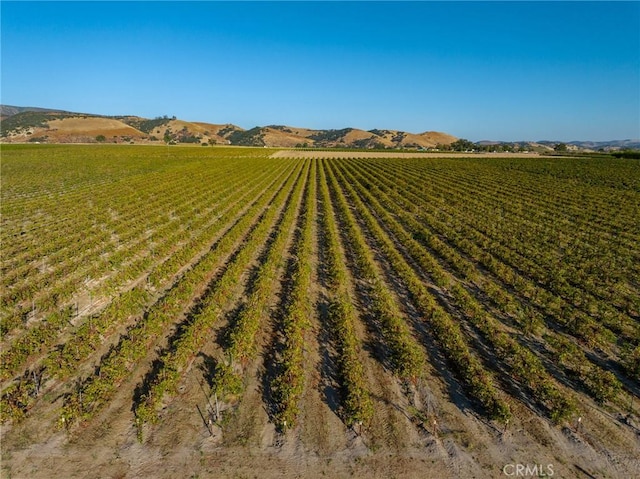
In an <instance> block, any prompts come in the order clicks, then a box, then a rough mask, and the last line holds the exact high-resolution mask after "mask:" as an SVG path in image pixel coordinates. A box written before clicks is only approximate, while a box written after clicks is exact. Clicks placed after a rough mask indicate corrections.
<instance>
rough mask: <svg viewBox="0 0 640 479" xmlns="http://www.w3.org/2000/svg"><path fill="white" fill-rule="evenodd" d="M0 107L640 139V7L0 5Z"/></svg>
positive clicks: (248, 123)
mask: <svg viewBox="0 0 640 479" xmlns="http://www.w3.org/2000/svg"><path fill="white" fill-rule="evenodd" d="M1 13H2V19H1V22H2V51H1V53H2V60H1V62H2V63H1V68H2V73H1V80H2V83H1V90H0V100H1V101H2V103H4V104H9V105H18V106H42V107H49V108H60V109H66V110H71V111H81V112H89V113H99V114H106V115H116V114H134V115H140V116H145V117H155V116H159V115H164V114H167V115H176V116H177V117H179V118H181V119H186V120H192V121H208V122H212V123H234V124H237V125H239V126H242V127H244V128H251V127H253V126H256V125H267V124H286V125H291V126H304V127H310V128H344V127H355V128H362V129H372V128H388V129H399V130H405V131H410V132H415V133H418V132H422V131H427V130H438V131H445V132H448V133H451V134H453V135H456V136H458V137H464V138H468V139H471V140H474V141H477V140H482V139H500V140H521V139H529V140H541V139H550V140H561V141H570V140H596V141H597V140H610V139H626V138H638V137H640V33H639V32H640V2H407V3H405V2H283V3H276V2H257V3H252V2H235V3H232V2H229V3H223V2H193V3H192V2H177V3H173V2H139V3H129V2H104V3H102V2H68V3H64V2H42V3H39V2H9V1H4V0H3V1H2V2H1Z"/></svg>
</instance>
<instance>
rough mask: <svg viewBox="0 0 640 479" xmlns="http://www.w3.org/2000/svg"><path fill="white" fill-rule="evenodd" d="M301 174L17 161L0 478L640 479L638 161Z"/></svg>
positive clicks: (9, 152) (114, 158)
mask: <svg viewBox="0 0 640 479" xmlns="http://www.w3.org/2000/svg"><path fill="white" fill-rule="evenodd" d="M358 155H360V156H362V157H360V158H359V157H358ZM294 156H295V155H292V154H288V153H286V152H277V151H276V150H273V149H266V148H246V149H242V148H188V147H171V148H167V147H155V146H119V145H91V146H62V145H3V147H2V165H1V187H2V189H1V200H2V204H1V213H2V230H1V241H2V253H3V254H2V279H1V280H2V303H1V323H0V330H1V332H2V339H1V345H2V346H1V352H0V355H1V361H0V375H1V381H2V386H1V387H2V399H1V401H2V402H1V405H2V409H1V413H2V445H1V447H2V468H3V470H2V472H3V477H18V478H22V477H31V478H35V477H43V478H49V477H56V476H59V477H83V475H85V474H86V471H91V473H92V475H95V476H96V477H131V478H133V477H154V478H162V477H167V478H169V477H260V478H269V477H319V476H325V477H385V478H386V477H403V478H404V477H416V478H418V477H420V478H422V477H452V478H454V477H477V478H485V477H508V475H509V474H508V473H510V472H514V471H516V466H518V465H521V466H522V467H523V469H522V470H526V471H529V472H531V473H532V474H533V473H534V472H535V474H536V475H542V474H547V475H550V474H549V473H551V474H553V475H555V476H556V477H562V478H570V477H576V478H584V477H610V478H615V477H634V476H638V475H640V460H639V459H638V454H637V451H638V450H639V449H640V413H639V411H640V400H639V399H640V326H639V324H640V283H639V280H638V278H640V164H639V163H638V161H637V160H625V159H604V158H599V159H593V158H575V157H574V158H541V157H531V158H509V157H497V158H455V157H446V158H428V157H420V158H409V157H402V158H376V157H364V156H366V155H364V154H359V153H357V152H353V153H352V152H349V156H350V157H349V158H330V157H329V156H330V155H328V154H325V152H321V151H318V152H315V153H309V152H306V153H305V155H303V156H295V157H294ZM525 467H526V468H527V469H524V468H525Z"/></svg>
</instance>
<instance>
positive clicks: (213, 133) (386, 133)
mask: <svg viewBox="0 0 640 479" xmlns="http://www.w3.org/2000/svg"><path fill="white" fill-rule="evenodd" d="M1 112H2V122H1V124H2V141H3V142H13V143H25V142H40V143H96V142H108V143H150V144H154V143H156V144H163V143H165V142H166V143H171V144H178V143H191V144H201V145H214V144H217V145H243V146H267V147H282V148H294V147H320V148H369V149H382V148H409V149H412V148H416V149H422V148H432V147H435V146H436V145H438V144H450V143H453V142H454V141H456V139H457V138H455V137H454V136H451V135H448V134H446V133H438V132H433V131H429V132H424V133H418V134H414V133H407V132H403V131H398V130H369V131H365V130H360V129H357V128H344V129H338V130H313V129H308V128H299V127H290V126H284V125H269V126H264V127H255V128H251V129H250V130H244V129H243V128H240V127H238V126H236V125H232V124H229V123H227V124H214V123H205V122H190V121H184V120H180V119H177V118H175V117H172V118H169V117H167V116H164V117H159V118H155V119H146V118H141V117H137V116H114V117H106V116H100V115H90V114H81V113H73V112H66V111H60V110H46V109H41V108H21V107H10V106H2V110H1Z"/></svg>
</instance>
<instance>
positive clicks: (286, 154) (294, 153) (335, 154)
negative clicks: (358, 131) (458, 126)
mask: <svg viewBox="0 0 640 479" xmlns="http://www.w3.org/2000/svg"><path fill="white" fill-rule="evenodd" d="M271 158H555V157H553V156H545V155H539V154H537V153H426V152H417V151H416V152H398V151H389V152H386V151H359V150H354V151H331V150H318V151H314V150H280V151H276V152H275V153H273V154H272V155H271Z"/></svg>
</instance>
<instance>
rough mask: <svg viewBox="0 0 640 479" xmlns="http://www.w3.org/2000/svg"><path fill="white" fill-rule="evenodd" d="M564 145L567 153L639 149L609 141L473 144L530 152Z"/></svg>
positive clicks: (639, 144)
mask: <svg viewBox="0 0 640 479" xmlns="http://www.w3.org/2000/svg"><path fill="white" fill-rule="evenodd" d="M561 143H564V144H565V145H567V149H568V150H569V151H600V150H604V151H616V150H627V149H628V150H634V149H640V140H611V141H569V142H563V141H557V140H556V141H550V140H540V141H494V140H481V141H477V142H475V144H476V145H478V146H480V147H483V148H489V147H492V146H496V147H500V146H505V145H509V146H512V147H519V148H528V149H530V150H532V151H538V152H544V151H545V150H546V151H553V150H554V148H555V147H556V146H557V145H559V144H561Z"/></svg>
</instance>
